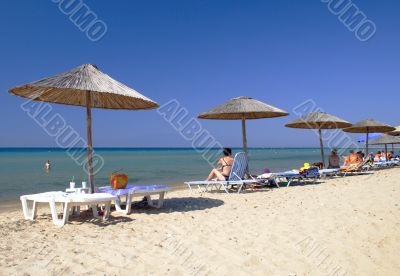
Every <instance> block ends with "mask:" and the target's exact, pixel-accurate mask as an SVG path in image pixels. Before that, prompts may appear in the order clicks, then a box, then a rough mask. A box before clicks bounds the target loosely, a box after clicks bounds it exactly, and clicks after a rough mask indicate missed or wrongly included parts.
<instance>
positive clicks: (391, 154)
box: [388, 151, 394, 161]
mask: <svg viewBox="0 0 400 276" xmlns="http://www.w3.org/2000/svg"><path fill="white" fill-rule="evenodd" d="M393 156H394V152H393V151H389V152H388V161H390V160H392V159H393Z"/></svg>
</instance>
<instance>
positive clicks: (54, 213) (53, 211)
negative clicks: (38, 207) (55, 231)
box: [49, 200, 69, 226]
mask: <svg viewBox="0 0 400 276" xmlns="http://www.w3.org/2000/svg"><path fill="white" fill-rule="evenodd" d="M49 205H50V210H51V217H52V219H53V223H54V224H55V225H57V226H64V225H65V223H66V221H68V217H69V205H68V204H63V206H64V208H63V214H64V217H63V219H59V218H58V214H57V208H56V202H55V201H54V200H52V201H50V202H49Z"/></svg>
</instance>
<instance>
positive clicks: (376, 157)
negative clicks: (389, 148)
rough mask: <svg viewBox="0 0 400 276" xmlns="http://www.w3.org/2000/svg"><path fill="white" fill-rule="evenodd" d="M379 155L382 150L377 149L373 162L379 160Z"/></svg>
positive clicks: (380, 155)
mask: <svg viewBox="0 0 400 276" xmlns="http://www.w3.org/2000/svg"><path fill="white" fill-rule="evenodd" d="M381 157H382V152H380V151H378V152H377V153H376V154H375V157H374V161H375V162H379V161H380V160H381Z"/></svg>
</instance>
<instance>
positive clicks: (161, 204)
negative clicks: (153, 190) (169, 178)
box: [157, 192, 165, 208]
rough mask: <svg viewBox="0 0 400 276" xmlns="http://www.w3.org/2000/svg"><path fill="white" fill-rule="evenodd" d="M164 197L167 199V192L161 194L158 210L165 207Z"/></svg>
mask: <svg viewBox="0 0 400 276" xmlns="http://www.w3.org/2000/svg"><path fill="white" fill-rule="evenodd" d="M164 197H165V192H162V193H160V195H159V198H158V204H157V208H161V207H163V205H164Z"/></svg>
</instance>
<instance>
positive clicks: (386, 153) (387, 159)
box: [385, 144, 390, 161]
mask: <svg viewBox="0 0 400 276" xmlns="http://www.w3.org/2000/svg"><path fill="white" fill-rule="evenodd" d="M385 155H386V156H385V158H386V161H390V160H389V158H388V157H389V155H388V152H387V144H385Z"/></svg>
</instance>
